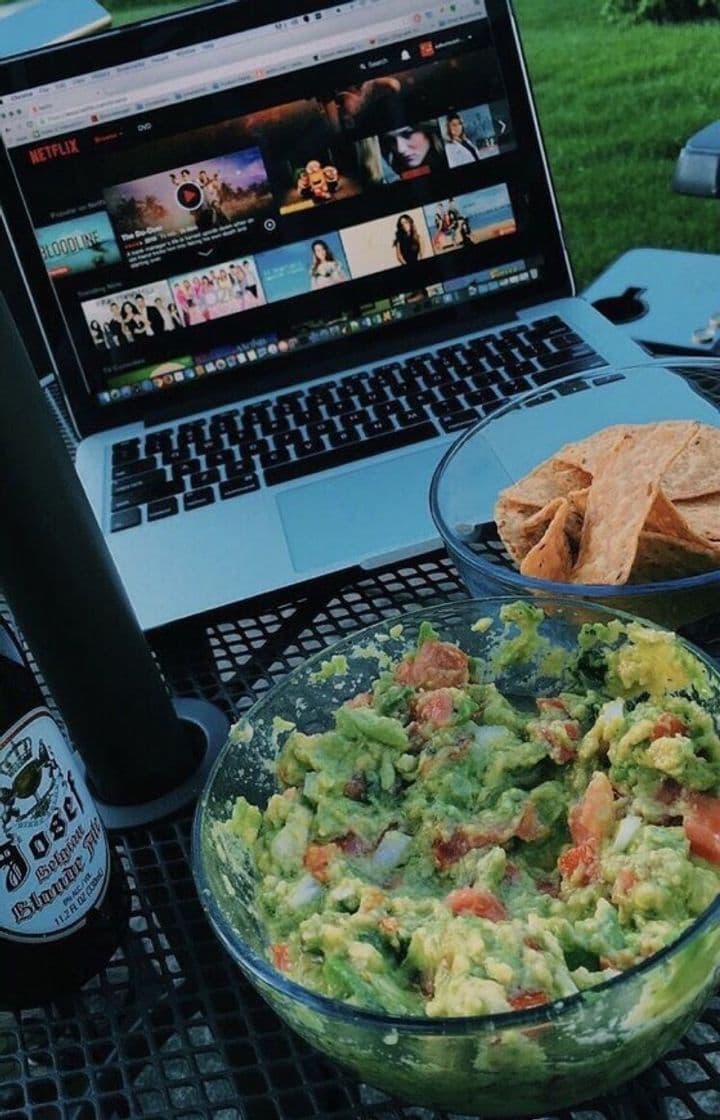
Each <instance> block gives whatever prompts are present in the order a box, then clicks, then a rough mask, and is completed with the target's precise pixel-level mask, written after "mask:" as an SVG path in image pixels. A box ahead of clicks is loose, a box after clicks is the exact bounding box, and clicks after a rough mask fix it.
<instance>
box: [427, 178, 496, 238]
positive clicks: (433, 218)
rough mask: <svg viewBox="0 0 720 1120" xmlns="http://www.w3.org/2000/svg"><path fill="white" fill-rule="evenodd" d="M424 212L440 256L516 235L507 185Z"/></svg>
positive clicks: (443, 201)
mask: <svg viewBox="0 0 720 1120" xmlns="http://www.w3.org/2000/svg"><path fill="white" fill-rule="evenodd" d="M423 209H424V211H425V218H426V220H427V224H428V229H430V230H431V231H432V246H433V252H434V253H436V254H437V255H442V254H443V253H446V252H448V251H452V250H455V249H466V248H469V247H470V246H471V245H478V244H480V242H482V241H490V240H492V239H494V238H496V237H504V236H507V235H508V234H511V233H515V232H516V231H517V223H516V221H515V215H514V213H513V208H512V203H511V202H510V195H509V193H508V189H507V186H506V184H505V183H501V184H500V185H498V186H495V187H485V188H484V189H483V190H479V191H471V192H469V193H468V194H461V195H458V196H457V198H443V199H440V200H439V201H438V202H433V203H431V205H429V206H425V207H424V208H423Z"/></svg>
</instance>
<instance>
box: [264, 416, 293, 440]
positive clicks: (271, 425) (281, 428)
mask: <svg viewBox="0 0 720 1120" xmlns="http://www.w3.org/2000/svg"><path fill="white" fill-rule="evenodd" d="M289 427H290V425H289V424H288V422H287V419H286V418H285V417H284V416H281V417H280V418H279V419H274V420H268V421H266V422H265V423H263V424H261V425H260V432H261V433H262V435H264V436H275V435H278V434H279V433H280V432H287V430H288V429H289Z"/></svg>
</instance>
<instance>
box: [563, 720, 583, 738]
mask: <svg viewBox="0 0 720 1120" xmlns="http://www.w3.org/2000/svg"><path fill="white" fill-rule="evenodd" d="M563 727H564V728H565V731H566V733H567V737H568V739H572V740H573V742H577V741H578V739H579V738H580V723H579V721H578V720H576V719H566V720H565V722H564V724H563Z"/></svg>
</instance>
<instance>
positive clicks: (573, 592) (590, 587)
mask: <svg viewBox="0 0 720 1120" xmlns="http://www.w3.org/2000/svg"><path fill="white" fill-rule="evenodd" d="M673 366H677V367H682V368H683V369H688V368H692V369H698V370H700V371H701V370H707V371H708V372H709V371H710V369H714V370H715V373H716V374H717V377H718V380H720V356H718V357H711V356H710V355H703V356H692V357H688V358H687V359H685V358H683V357H682V356H679V355H674V356H668V357H665V358H661V357H658V358H648V359H647V360H645V361H642V360H639V361H637V362H633V363H632V364H627V363H624V364H622V365H613V364H609V365H608V367H607V369H606V370H603V369H602V367H601V368H599V369H597V370H595V371H590V372H589V373H588V372H586V373H584V374H583V373H579V374H574V375H573V376H572V377H567V378H562V379H558V380H557V381H552V382H550V384H548V385H543V386H541V387H540V388H537V389H530V390H528V391H527V392H525V393H522V394H520V395H519V396H517V397H514V398H513V399H512V400H511V401H508V402H507V404H504V405H503V406H502V407H501V408H498V409H496V410H495V411H494V412H491V413H490V415H489V416H484V417H483V418H482V419H480V420H478V421H477V422H476V423H475V424H473V425H472V426H471V427H470V428H468V429H467V431H465V432H462V433H461V435H460V436H459V437H458V438H457V439H456V440H454V441H453V442H452V443H451V444H450V446H449V447H448V448H446V450H445V452H444V453H443V455H442V458H441V459H440V461H439V462H438V464H437V466H436V467H435V470H434V471H433V475H432V479H431V480H430V491H429V505H430V514H431V516H432V519H433V521H434V523H435V526H436V528H437V530H438V532H439V533H440V536H441V537H442V539H443V542H444V544H445V546H446V548H447V549H448V551H449V552H450V553H451V554H453V557H454V556H458V557H460V558H461V559H462V561H463V562H464V563H466V564H468V565H469V566H470V567H471V568H474V569H476V570H477V571H478V572H480V573H481V574H483V575H485V574H486V575H487V576H488V577H489V578H492V579H493V580H495V581H496V582H498V583H505V584H509V585H511V586H512V587H517V588H518V590H519V591H523V592H524V593H529V592H532V591H536V590H537V591H542V592H546V593H550V594H555V595H560V596H563V595H567V596H568V597H570V598H578V599H582V598H583V596H588V595H590V596H592V598H593V599H594V600H598V599H611V598H615V599H616V598H618V597H622V598H623V599H633V598H638V599H639V598H644V597H647V596H648V595H653V594H662V593H663V592H666V591H676V592H677V591H691V590H694V589H697V588H704V587H707V586H710V585H712V584H713V583H715V582H718V581H719V580H720V567H718V568H716V569H713V570H711V571H709V572H700V573H699V574H698V575H694V576H679V577H677V578H676V579H666V580H657V581H656V582H654V583H560V582H558V581H557V580H548V579H539V578H538V577H537V576H525V575H522V573H521V572H520V571H519V570H517V569H516V568H513V567H507V568H505V567H503V568H499V567H497V566H496V565H494V564H490V563H489V562H488V561H486V560H485V559H484V558H483V557H482V556H478V554H477V553H476V552H473V551H472V549H470V548H468V546H467V545H466V544H465V543H464V541H463V540H462V539H461V538H460V537H458V536H457V535H456V533H455V532H454V531H453V530H452V529H451V527H450V526H449V525H448V523H447V521H446V520H445V517H444V515H443V513H442V510H441V502H440V495H439V490H440V486H441V485H442V482H443V480H444V477H445V473H446V471H447V470H448V469H449V467H450V464H451V462H452V461H453V459H454V458H455V457H456V456H457V455H459V454H460V452H461V451H462V450H463V448H464V447H465V445H466V444H467V443H469V442H470V440H472V439H473V438H474V437H475V436H476V435H477V433H478V432H480V431H482V430H484V429H485V428H487V427H488V426H489V425H490V424H491V423H492V422H493V420H496V419H499V418H501V417H503V416H506V415H508V414H509V413H510V412H513V411H515V409H517V408H519V407H521V406H522V405H523V404H524V403H525V402H526V401H528V400H531V399H532V398H533V397H535V396H540V395H541V394H542V393H547V392H548V391H549V390H551V389H553V387H554V386H556V385H558V384H560V385H566V384H568V383H569V382H572V381H574V380H578V379H585V378H587V377H588V376H592V374H593V373H596V374H597V375H604V376H609V375H610V374H611V373H624V372H626V371H628V370H636V369H639V370H646V369H665V370H667V371H669V372H672V367H673ZM678 376H680V374H678ZM718 411H719V418H720V409H719V410H718ZM652 422H653V421H648V423H652ZM537 465H539V464H537Z"/></svg>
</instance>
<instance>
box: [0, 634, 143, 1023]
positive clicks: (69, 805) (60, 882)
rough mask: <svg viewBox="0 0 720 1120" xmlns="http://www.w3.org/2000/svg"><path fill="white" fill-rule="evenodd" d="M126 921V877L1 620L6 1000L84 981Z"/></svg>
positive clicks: (5, 1003) (1, 934)
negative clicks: (113, 854) (114, 856)
mask: <svg viewBox="0 0 720 1120" xmlns="http://www.w3.org/2000/svg"><path fill="white" fill-rule="evenodd" d="M126 921H127V896H126V891H125V885H124V877H123V875H122V873H121V871H120V869H119V867H118V866H117V864H116V862H115V860H114V858H113V856H112V853H111V849H110V845H109V843H108V838H107V835H106V833H105V829H104V826H103V824H102V821H101V820H100V817H99V815H98V812H97V809H96V807H95V805H94V803H93V801H92V798H91V796H90V794H89V793H88V789H87V786H86V784H85V781H84V779H83V777H82V775H81V773H80V771H79V769H78V767H77V764H76V762H75V758H74V754H73V752H72V751H71V750H70V748H69V747H68V744H67V743H66V741H65V739H64V737H63V734H62V732H61V731H60V728H59V727H58V725H57V724H56V722H55V720H54V719H53V717H52V715H51V714H50V712H49V711H48V709H47V706H46V705H45V702H44V700H43V696H42V692H41V691H40V688H39V686H38V684H37V682H36V680H35V677H34V675H33V673H32V671H31V670H30V668H29V666H28V665H27V663H26V661H25V659H24V657H23V654H22V652H21V649H20V646H19V645H18V642H17V641H16V639H15V637H14V635H13V634H12V632H11V630H10V628H9V627H8V626H6V625H5V623H4V622H3V621H2V620H1V619H0V1007H4V1008H11V1009H14V1008H21V1007H29V1006H36V1005H38V1004H41V1003H46V1002H48V1001H49V1000H51V999H53V998H54V997H55V996H57V995H60V994H62V993H64V992H67V991H69V990H71V989H72V988H75V987H79V986H80V985H81V984H82V982H83V981H84V980H86V979H88V978H89V977H90V976H92V975H94V974H95V973H96V972H98V971H99V970H100V969H101V968H102V966H103V965H104V964H105V963H106V961H107V960H108V959H109V958H110V956H111V955H112V954H113V952H114V950H115V949H116V948H117V945H118V942H119V939H120V937H121V936H122V934H123V931H124V928H125V926H126Z"/></svg>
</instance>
